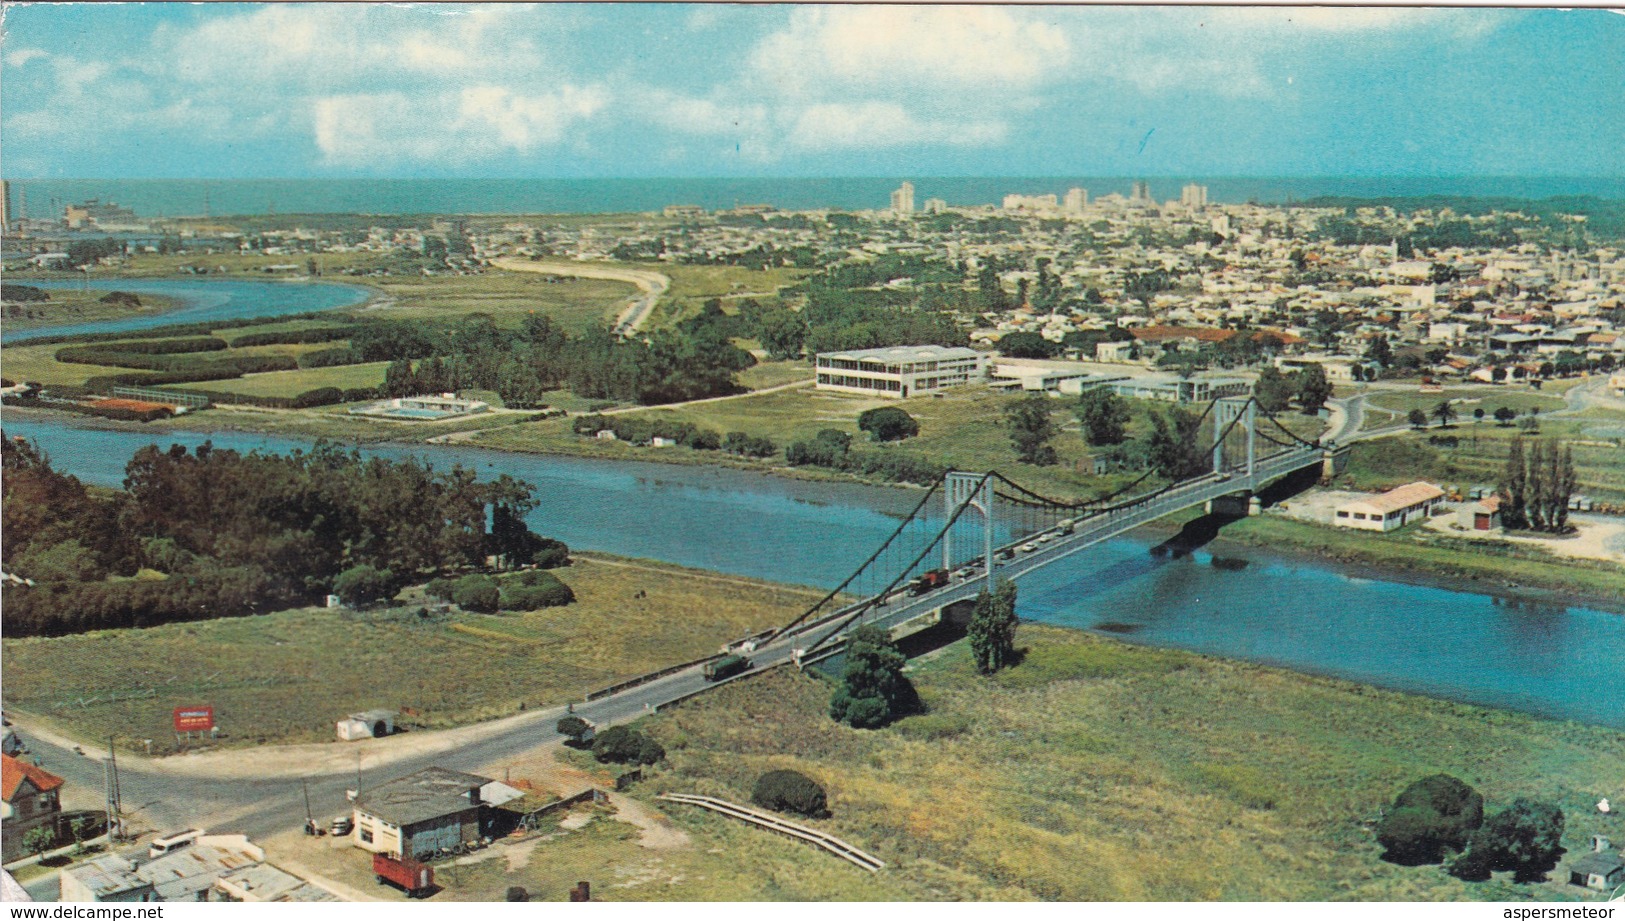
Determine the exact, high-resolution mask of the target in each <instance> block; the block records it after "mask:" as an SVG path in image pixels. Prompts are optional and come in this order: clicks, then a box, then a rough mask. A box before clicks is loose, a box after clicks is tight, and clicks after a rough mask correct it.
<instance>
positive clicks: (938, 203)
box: [925, 198, 948, 214]
mask: <svg viewBox="0 0 1625 921" xmlns="http://www.w3.org/2000/svg"><path fill="white" fill-rule="evenodd" d="M947 210H948V203H947V202H946V201H944V200H942V199H940V198H927V199H926V200H925V213H926V214H941V213H942V212H944V211H947Z"/></svg>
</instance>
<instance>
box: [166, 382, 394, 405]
mask: <svg viewBox="0 0 1625 921" xmlns="http://www.w3.org/2000/svg"><path fill="white" fill-rule="evenodd" d="M172 389H173V390H174V391H175V392H176V393H177V394H187V395H190V396H199V397H204V398H206V399H208V401H209V402H211V403H217V404H223V405H227V406H265V407H269V408H271V409H309V408H310V407H312V406H332V405H334V404H335V403H360V402H362V401H363V400H376V399H378V389H377V388H376V387H351V388H349V389H348V390H340V389H338V388H337V387H317V388H316V389H314V390H306V391H305V392H304V393H301V394H297V395H295V396H292V397H262V396H251V395H249V394H245V393H229V392H227V391H224V390H203V389H200V388H197V387H175V388H172Z"/></svg>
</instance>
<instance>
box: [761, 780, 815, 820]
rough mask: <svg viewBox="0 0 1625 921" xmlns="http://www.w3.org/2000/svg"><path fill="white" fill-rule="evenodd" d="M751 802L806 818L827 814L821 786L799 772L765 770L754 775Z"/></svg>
mask: <svg viewBox="0 0 1625 921" xmlns="http://www.w3.org/2000/svg"><path fill="white" fill-rule="evenodd" d="M750 801H751V802H753V803H755V804H756V805H758V806H761V807H762V808H763V809H771V810H773V811H774V812H793V813H795V814H797V815H804V816H806V817H807V818H809V819H823V818H828V817H829V800H828V796H827V795H826V794H825V793H824V788H823V787H821V786H819V785H818V782H817V781H815V780H813V779H812V778H811V777H808V776H807V775H806V774H803V773H801V772H799V771H768V772H767V773H766V774H763V775H762V776H760V777H758V778H756V786H755V788H754V789H752V790H751V794H750Z"/></svg>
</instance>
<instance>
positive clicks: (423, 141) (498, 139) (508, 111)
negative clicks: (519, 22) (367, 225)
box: [313, 85, 609, 166]
mask: <svg viewBox="0 0 1625 921" xmlns="http://www.w3.org/2000/svg"><path fill="white" fill-rule="evenodd" d="M608 101H609V97H608V94H607V92H606V91H605V90H604V89H602V88H601V87H596V86H590V87H573V86H566V87H562V88H560V89H558V90H557V91H554V92H550V93H542V94H538V95H522V94H519V93H516V92H514V91H512V90H510V89H507V88H505V87H501V86H490V85H487V86H471V87H467V88H464V89H462V90H460V91H457V92H446V93H437V94H425V95H421V96H412V95H408V94H405V93H356V94H347V95H335V96H327V97H323V98H320V99H317V100H315V103H314V117H313V125H314V135H315V140H316V146H317V148H318V149H319V150H320V151H321V154H322V158H323V161H324V162H326V163H327V164H329V165H340V166H380V165H390V164H396V163H402V162H406V163H412V162H423V163H467V162H472V161H479V160H483V159H489V158H491V157H496V156H501V155H504V154H529V153H534V152H535V151H537V150H538V149H540V148H543V147H551V146H555V145H557V144H560V143H561V142H563V141H565V140H567V139H568V138H569V137H570V134H571V132H572V131H573V130H574V129H576V128H577V127H578V126H579V125H580V124H581V123H582V122H583V121H585V120H587V119H590V118H591V117H592V116H593V115H594V114H596V113H597V112H599V111H600V110H601V109H602V108H603V107H604V106H605V105H607V104H608Z"/></svg>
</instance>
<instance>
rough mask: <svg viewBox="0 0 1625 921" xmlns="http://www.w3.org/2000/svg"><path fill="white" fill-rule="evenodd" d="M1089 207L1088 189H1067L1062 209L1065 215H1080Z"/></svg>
mask: <svg viewBox="0 0 1625 921" xmlns="http://www.w3.org/2000/svg"><path fill="white" fill-rule="evenodd" d="M1087 207H1089V190H1088V189H1067V190H1066V199H1065V203H1064V208H1065V210H1066V213H1067V214H1082V213H1083V209H1085V208H1087Z"/></svg>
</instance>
